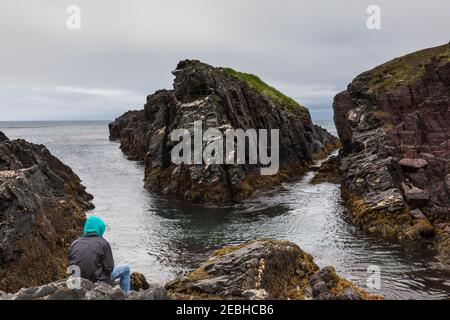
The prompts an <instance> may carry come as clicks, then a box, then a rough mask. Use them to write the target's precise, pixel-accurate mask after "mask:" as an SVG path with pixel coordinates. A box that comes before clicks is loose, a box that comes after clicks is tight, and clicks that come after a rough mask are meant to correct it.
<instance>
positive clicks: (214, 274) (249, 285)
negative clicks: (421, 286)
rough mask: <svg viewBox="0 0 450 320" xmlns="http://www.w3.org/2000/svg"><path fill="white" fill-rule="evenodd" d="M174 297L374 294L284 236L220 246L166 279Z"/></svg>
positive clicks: (363, 296) (360, 296) (355, 296)
mask: <svg viewBox="0 0 450 320" xmlns="http://www.w3.org/2000/svg"><path fill="white" fill-rule="evenodd" d="M166 289H167V290H168V291H169V293H170V294H171V295H172V297H173V298H175V299H189V300H190V299H251V300H266V299H341V300H344V299H345V300H362V299H379V298H380V297H379V296H371V295H369V294H367V293H366V292H365V291H364V290H362V289H361V288H359V287H357V286H356V285H355V284H354V283H352V282H350V281H348V280H345V279H343V278H341V277H339V276H338V275H337V274H336V272H335V270H334V268H332V267H326V268H323V269H320V268H319V267H318V266H317V265H316V264H315V263H314V260H313V258H312V257H311V255H309V254H307V253H305V252H304V251H302V250H301V249H300V248H299V247H298V246H297V245H295V244H294V243H291V242H289V241H275V240H259V241H252V242H248V243H245V244H242V245H238V246H228V247H224V248H222V249H220V250H218V251H216V252H215V253H214V255H213V256H212V257H211V258H210V259H209V260H208V261H207V262H206V263H205V264H203V265H202V266H201V267H200V268H199V269H197V270H195V271H193V272H192V273H190V274H188V275H186V276H184V277H182V278H179V279H175V280H173V281H171V282H169V283H167V284H166Z"/></svg>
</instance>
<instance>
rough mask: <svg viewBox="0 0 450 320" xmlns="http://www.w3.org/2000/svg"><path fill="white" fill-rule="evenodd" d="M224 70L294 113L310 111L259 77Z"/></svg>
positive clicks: (229, 69) (227, 69) (228, 69)
mask: <svg viewBox="0 0 450 320" xmlns="http://www.w3.org/2000/svg"><path fill="white" fill-rule="evenodd" d="M223 70H224V71H225V72H226V73H228V74H229V75H232V76H234V77H236V78H239V79H241V80H243V81H245V82H246V83H247V84H248V85H249V86H250V87H252V88H253V89H255V90H257V91H258V92H260V93H262V94H263V95H265V96H266V97H269V98H271V99H272V100H275V101H276V102H278V103H279V104H281V105H283V106H286V107H287V108H289V109H291V110H293V111H297V112H298V111H302V112H308V109H307V108H306V107H304V106H302V105H301V104H299V103H298V102H297V101H295V100H294V99H292V98H290V97H288V96H286V95H284V94H283V93H281V92H280V91H278V90H277V89H275V88H274V87H271V86H269V85H268V84H267V83H265V82H264V81H262V80H261V79H260V78H259V77H258V76H255V75H254V74H250V73H244V72H239V71H236V70H233V69H231V68H223Z"/></svg>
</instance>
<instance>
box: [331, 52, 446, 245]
mask: <svg viewBox="0 0 450 320" xmlns="http://www.w3.org/2000/svg"><path fill="white" fill-rule="evenodd" d="M333 108H334V112H335V123H336V127H337V130H338V133H339V137H340V138H341V140H342V143H343V146H344V154H343V157H342V159H341V164H342V165H341V170H342V174H343V189H344V190H345V194H346V199H347V201H348V203H349V204H350V205H351V206H352V203H353V208H354V209H355V210H356V211H358V210H360V211H361V210H363V209H362V208H364V210H365V209H367V212H366V213H367V214H362V215H361V212H359V215H358V214H357V215H358V217H359V220H360V222H361V223H362V224H366V225H370V226H371V228H372V230H374V231H380V232H381V231H382V230H386V228H385V227H381V226H380V224H383V223H386V224H388V225H389V224H390V226H391V227H392V228H391V229H390V231H391V233H392V234H395V235H397V236H399V237H408V235H411V233H410V232H409V231H410V230H411V227H412V226H414V225H415V224H416V221H417V219H416V218H417V217H418V216H420V217H421V218H422V215H418V214H417V212H418V211H414V215H413V217H409V218H408V216H409V214H408V213H409V212H410V210H412V209H420V212H421V213H423V215H424V216H425V217H426V219H427V221H429V222H430V223H432V224H439V223H442V222H447V221H449V220H450V193H449V190H450V188H448V175H449V173H450V45H444V46H440V47H436V48H431V49H427V50H423V51H419V52H416V53H413V54H410V55H407V56H404V57H401V58H398V59H395V60H393V61H390V62H388V63H386V64H384V65H381V66H379V67H377V68H375V69H373V70H371V71H368V72H365V73H363V74H362V75H360V76H358V77H357V78H356V79H355V80H354V81H353V82H352V83H351V84H350V85H349V86H348V89H347V90H346V91H344V92H342V93H340V94H338V95H337V96H336V97H335V101H334V105H333ZM381 194H389V195H390V197H391V202H392V203H395V204H396V207H395V208H394V209H395V210H391V211H394V212H396V215H397V218H396V219H393V217H392V216H388V215H387V214H385V213H384V212H385V207H384V206H381V205H378V204H379V203H380V202H381V203H384V202H385V201H384V200H385V199H380V197H379V195H381ZM356 199H357V201H359V202H358V206H355V205H354V202H355V201H356ZM356 207H358V208H356ZM390 208H391V209H392V206H391V207H390ZM364 210H363V211H364ZM368 212H372V213H375V214H372V217H376V221H377V222H376V223H375V224H373V221H374V218H370V217H369V213H368ZM383 214H384V218H383ZM363 216H364V218H363ZM399 217H400V218H399ZM419 220H423V219H419ZM383 221H384V222H383ZM387 221H389V222H387ZM421 223H422V224H423V222H421ZM427 235H429V233H427Z"/></svg>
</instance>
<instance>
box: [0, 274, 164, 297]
mask: <svg viewBox="0 0 450 320" xmlns="http://www.w3.org/2000/svg"><path fill="white" fill-rule="evenodd" d="M131 279H132V281H131V286H132V288H133V290H132V291H131V292H130V293H129V294H128V295H126V294H125V292H124V291H123V290H122V289H121V288H120V286H119V285H118V284H113V285H109V284H107V283H104V282H97V283H92V282H91V281H89V280H86V279H78V281H79V282H78V284H79V285H77V286H74V282H71V279H70V280H69V282H68V280H67V279H64V280H60V281H55V282H52V283H49V284H45V285H42V286H40V287H34V288H23V289H21V290H20V291H19V292H17V293H16V294H8V293H5V292H1V291H0V300H166V299H167V298H168V296H167V292H166V290H165V289H164V287H163V286H161V285H158V284H153V283H152V284H149V283H147V281H146V280H145V277H144V276H143V275H142V274H138V273H133V274H132V277H131ZM143 283H145V285H144V286H140V285H142V284H143Z"/></svg>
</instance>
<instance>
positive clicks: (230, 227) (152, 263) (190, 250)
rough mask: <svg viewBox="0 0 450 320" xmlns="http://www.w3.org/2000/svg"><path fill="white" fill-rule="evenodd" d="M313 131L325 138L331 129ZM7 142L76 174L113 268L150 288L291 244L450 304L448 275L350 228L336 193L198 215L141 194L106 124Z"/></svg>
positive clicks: (330, 187) (304, 194)
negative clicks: (241, 255)
mask: <svg viewBox="0 0 450 320" xmlns="http://www.w3.org/2000/svg"><path fill="white" fill-rule="evenodd" d="M318 123H319V124H321V125H322V126H324V127H326V128H327V129H330V131H331V132H335V130H334V127H333V125H332V123H327V122H323V123H320V122H318ZM0 130H1V131H3V132H4V133H5V134H6V135H7V136H8V137H9V138H10V139H17V138H21V139H26V140H28V141H30V142H33V143H39V144H44V145H45V146H47V147H48V149H49V150H50V151H51V152H52V153H53V154H54V155H55V156H57V157H58V158H59V159H61V160H62V161H63V162H64V163H66V164H67V165H69V166H70V167H71V168H72V169H73V170H74V171H75V173H77V174H78V175H79V176H80V178H81V179H82V181H83V184H84V185H85V186H86V187H87V191H88V192H90V193H91V194H92V195H94V197H95V198H94V204H95V206H96V209H95V210H93V212H94V213H95V214H97V215H99V216H101V217H103V218H104V220H105V221H106V223H107V227H108V228H107V233H106V234H105V238H106V239H107V240H108V241H110V243H111V245H112V247H113V251H114V256H115V261H116V264H120V263H128V264H129V265H130V266H131V267H132V269H133V270H135V271H139V272H142V273H143V274H145V276H146V277H147V278H148V279H150V280H152V281H160V282H163V281H166V280H168V279H170V278H172V277H174V276H175V275H179V274H182V273H185V272H187V271H189V270H192V269H193V268H195V267H197V266H198V265H199V264H200V263H201V262H202V261H204V260H205V259H206V258H207V257H208V256H209V255H210V254H211V253H212V251H213V250H215V249H217V248H219V247H221V246H223V245H228V244H238V243H242V242H244V241H248V240H253V239H260V238H273V239H286V240H290V241H293V242H295V243H296V244H298V245H299V246H300V247H301V248H302V249H304V250H306V251H307V252H309V253H311V254H312V255H313V256H314V258H315V260H316V262H317V264H318V265H319V266H320V267H324V266H327V265H332V266H334V267H335V268H336V270H337V271H338V273H340V274H341V275H343V276H345V277H347V278H348V279H350V280H353V281H355V282H357V283H358V284H359V285H360V286H361V287H363V288H365V289H366V290H368V291H369V292H373V293H379V294H383V295H385V297H386V298H390V299H443V298H450V273H449V272H448V271H445V270H443V269H442V268H441V267H440V265H439V263H438V262H437V261H436V260H435V259H434V258H433V257H434V254H435V253H434V252H433V251H432V250H431V249H429V248H428V247H427V246H426V245H418V244H415V245H413V244H410V245H406V244H399V243H398V242H390V241H388V240H384V239H379V238H377V237H373V236H371V235H368V234H367V233H365V232H363V231H361V230H360V229H359V228H357V227H355V226H354V225H352V224H351V222H350V221H349V219H348V214H347V213H346V211H345V209H344V207H343V205H342V203H341V200H340V190H339V189H340V187H339V185H335V184H330V183H323V184H319V185H312V184H310V183H309V182H310V180H311V179H312V177H313V176H314V173H313V172H310V173H307V174H306V175H305V176H304V177H303V178H302V179H301V180H300V181H298V182H296V183H289V184H285V185H283V186H282V187H281V188H279V189H277V190H276V191H273V192H271V193H269V194H265V195H261V196H260V197H258V198H257V199H253V200H252V201H250V202H248V203H245V204H243V205H240V206H236V207H227V208H220V207H202V206H197V205H191V204H187V203H182V202H177V201H175V200H173V199H167V198H163V197H158V196H155V195H152V194H150V193H149V192H147V191H146V190H145V189H144V188H143V177H144V172H143V167H142V165H141V164H140V163H138V162H132V161H128V160H127V159H126V157H125V156H124V155H123V154H122V152H121V151H120V149H119V144H118V143H115V142H110V141H109V140H108V126H107V122H105V121H99V122H90V121H86V122H0ZM371 265H376V266H379V267H380V269H381V289H379V290H373V289H367V287H366V284H367V278H368V276H369V275H370V274H369V273H367V268H368V267H369V266H371Z"/></svg>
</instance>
